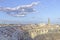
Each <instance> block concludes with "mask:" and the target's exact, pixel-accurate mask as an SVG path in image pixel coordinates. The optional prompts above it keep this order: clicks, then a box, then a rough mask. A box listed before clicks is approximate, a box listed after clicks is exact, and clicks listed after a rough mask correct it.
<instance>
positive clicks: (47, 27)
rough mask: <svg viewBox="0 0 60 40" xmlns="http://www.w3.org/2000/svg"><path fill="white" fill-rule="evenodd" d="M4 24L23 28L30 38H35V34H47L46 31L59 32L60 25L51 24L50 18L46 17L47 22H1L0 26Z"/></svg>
mask: <svg viewBox="0 0 60 40" xmlns="http://www.w3.org/2000/svg"><path fill="white" fill-rule="evenodd" d="M4 26H10V27H11V26H12V27H13V26H17V28H18V29H20V30H23V31H25V32H26V34H29V36H31V38H35V37H36V36H37V35H41V34H47V33H60V25H58V24H51V23H50V19H48V23H47V24H45V23H40V24H26V25H21V24H2V25H0V27H4Z"/></svg>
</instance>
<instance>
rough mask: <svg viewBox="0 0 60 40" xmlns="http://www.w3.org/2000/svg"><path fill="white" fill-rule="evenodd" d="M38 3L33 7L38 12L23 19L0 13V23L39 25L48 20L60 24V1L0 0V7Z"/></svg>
mask: <svg viewBox="0 0 60 40" xmlns="http://www.w3.org/2000/svg"><path fill="white" fill-rule="evenodd" d="M38 1H39V2H40V3H39V4H38V5H37V6H35V7H34V8H35V9H36V10H37V11H38V12H35V13H30V14H27V15H26V16H24V17H13V16H10V15H8V14H6V12H1V11H0V21H1V22H0V23H4V21H5V22H6V23H7V22H8V23H40V22H47V20H48V18H50V20H51V22H52V23H58V22H60V21H59V20H60V0H0V7H16V6H21V5H28V4H31V3H32V2H38Z"/></svg>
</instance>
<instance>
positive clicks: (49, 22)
mask: <svg viewBox="0 0 60 40" xmlns="http://www.w3.org/2000/svg"><path fill="white" fill-rule="evenodd" d="M48 26H50V18H48Z"/></svg>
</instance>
